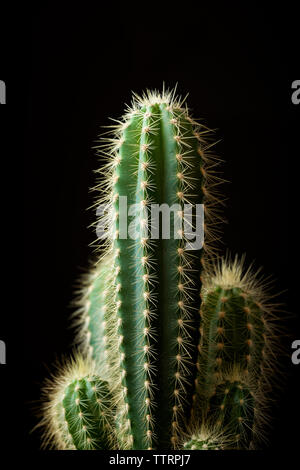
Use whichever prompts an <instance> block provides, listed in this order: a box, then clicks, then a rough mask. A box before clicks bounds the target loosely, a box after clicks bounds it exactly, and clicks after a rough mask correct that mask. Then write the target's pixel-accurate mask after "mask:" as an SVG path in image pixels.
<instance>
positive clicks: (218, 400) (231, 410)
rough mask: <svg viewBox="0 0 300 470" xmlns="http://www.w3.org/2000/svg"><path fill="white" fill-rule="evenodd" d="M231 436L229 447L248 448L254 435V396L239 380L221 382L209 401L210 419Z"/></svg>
mask: <svg viewBox="0 0 300 470" xmlns="http://www.w3.org/2000/svg"><path fill="white" fill-rule="evenodd" d="M212 418H213V421H214V423H215V425H216V427H217V428H219V429H223V430H224V431H226V433H227V434H228V435H229V436H231V438H232V442H231V443H230V445H229V446H228V447H229V448H238V449H248V448H249V445H250V443H251V440H252V437H253V428H254V397H253V393H252V392H251V390H250V389H249V387H248V386H247V385H246V384H244V383H243V382H240V381H237V380H233V379H232V381H230V380H226V381H225V382H223V383H221V384H219V385H218V386H217V387H216V390H215V392H214V394H213V395H212V397H211V398H210V401H209V413H208V419H212Z"/></svg>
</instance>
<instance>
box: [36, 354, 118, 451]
mask: <svg viewBox="0 0 300 470" xmlns="http://www.w3.org/2000/svg"><path fill="white" fill-rule="evenodd" d="M62 368H63V372H61V371H60V373H59V374H58V375H57V376H56V377H53V378H52V379H51V381H49V382H48V387H47V386H46V390H45V394H46V395H47V401H46V404H45V406H44V410H43V415H44V418H43V421H42V423H41V424H42V425H43V426H44V427H45V430H46V431H45V433H44V437H43V441H44V446H45V447H46V446H48V445H49V443H50V444H52V446H53V447H55V448H57V449H63V450H75V449H78V450H100V449H114V448H116V435H115V431H114V414H115V409H114V404H113V397H112V395H111V392H110V390H109V387H108V384H107V382H104V381H103V380H102V379H101V378H100V377H99V376H98V375H96V372H95V368H94V366H93V365H92V363H90V362H89V361H86V360H85V359H84V358H83V357H82V356H81V355H77V357H76V358H75V360H73V361H71V363H69V364H68V365H67V366H65V367H62ZM60 369H61V367H60Z"/></svg>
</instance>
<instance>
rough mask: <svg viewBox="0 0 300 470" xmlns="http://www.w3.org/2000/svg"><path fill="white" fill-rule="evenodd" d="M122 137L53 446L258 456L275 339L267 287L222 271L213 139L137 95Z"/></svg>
mask: <svg viewBox="0 0 300 470" xmlns="http://www.w3.org/2000/svg"><path fill="white" fill-rule="evenodd" d="M111 127H113V131H112V132H113V136H112V137H111V136H109V137H105V138H104V137H102V143H101V145H100V147H99V154H100V156H101V158H102V157H103V155H104V157H105V158H106V159H107V160H108V161H107V165H106V166H105V168H104V170H103V169H102V170H101V175H100V180H99V184H98V185H97V187H96V188H95V189H96V190H97V191H99V192H100V198H97V201H96V206H97V208H98V209H97V213H98V216H99V217H98V219H97V221H96V222H95V225H96V227H97V235H98V238H99V240H98V241H99V245H100V248H99V254H98V261H97V263H96V265H95V266H94V267H93V268H92V269H91V272H90V274H89V275H88V276H86V278H85V280H84V282H83V284H82V286H81V289H80V301H79V304H80V305H79V309H78V311H77V312H76V320H75V321H74V325H75V326H76V328H77V337H76V342H77V345H79V346H80V351H81V353H80V355H79V357H78V358H77V359H76V360H75V361H72V362H71V363H70V364H69V365H68V364H67V366H66V368H65V371H63V372H62V373H61V374H60V375H59V377H58V379H56V380H54V385H51V386H50V391H49V390H48V389H46V395H47V398H46V403H45V405H44V408H43V410H44V419H43V420H42V423H41V424H42V425H43V426H45V428H46V432H45V434H44V439H43V442H44V445H45V446H51V443H52V446H54V447H56V448H60V449H61V448H64V449H69V448H71V449H73V448H76V449H87V448H91V449H102V448H107V449H116V448H118V449H124V450H126V449H141V450H144V449H153V448H156V449H164V450H168V449H180V448H185V449H200V450H206V449H208V450H211V449H223V448H228V445H229V443H233V447H234V448H240V447H243V448H246V447H247V445H248V444H249V442H250V439H251V436H252V432H253V429H254V427H255V416H254V410H255V409H256V402H255V400H256V397H255V399H254V398H253V397H252V387H253V386H254V387H255V386H257V387H258V388H259V389H260V390H261V376H262V375H263V374H262V370H263V366H264V363H265V362H266V361H265V358H266V350H267V349H268V337H269V336H270V329H269V327H268V322H266V318H265V315H264V314H265V311H266V307H265V303H264V296H263V295H262V290H261V289H260V288H259V287H258V286H257V283H256V281H255V276H254V277H253V276H252V277H251V275H250V274H249V271H248V272H246V274H245V275H242V270H243V269H242V264H239V263H238V261H237V260H236V261H235V262H234V263H228V262H226V261H225V262H224V263H223V264H220V265H218V264H217V268H216V267H215V271H213V270H211V267H210V266H211V265H210V259H211V258H213V256H214V255H215V246H214V242H215V241H216V239H217V238H218V225H219V223H220V221H221V218H220V215H219V213H218V208H217V207H218V203H219V194H218V191H216V189H215V188H216V187H217V186H218V184H219V183H220V182H221V179H220V178H219V177H218V176H217V174H216V171H215V167H216V166H217V165H218V164H219V160H218V159H217V158H216V157H214V156H212V155H211V154H210V151H209V150H208V149H209V147H210V146H211V144H208V143H207V141H206V140H205V139H206V135H207V133H208V129H207V128H205V127H204V126H202V125H199V124H197V123H196V122H195V121H194V120H193V119H192V118H191V116H190V113H189V110H188V108H187V107H184V106H183V101H181V100H180V99H175V97H174V92H172V93H171V92H163V93H162V94H161V95H160V94H159V93H157V92H154V93H152V92H148V93H147V95H143V97H142V98H140V97H138V96H136V95H135V97H134V100H133V103H132V107H131V108H129V109H128V112H127V113H126V114H125V116H124V117H123V118H122V119H121V120H120V121H118V122H117V125H115V126H111ZM188 204H189V207H188V208H187V205H188ZM202 204H203V205H204V215H205V224H204V223H203V220H202V218H201V216H202V214H201V211H199V207H200V208H201V205H202ZM99 208H100V211H99ZM190 208H192V209H193V210H192V214H190V213H189V212H188V211H189V209H190ZM128 209H129V212H128ZM153 210H156V215H157V214H158V213H159V210H161V211H162V212H164V211H170V212H164V217H162V218H161V219H160V218H158V219H157V218H155V217H154V212H153ZM166 215H169V217H168V216H167V217H166ZM161 222H162V224H161ZM166 222H167V225H166ZM196 227H197V230H198V232H197V234H196V236H197V237H199V228H201V229H204V231H205V242H204V244H203V245H202V240H199V238H196V239H193V236H194V235H195V228H196ZM169 229H170V233H168V230H169ZM195 242H198V245H197V246H195ZM191 243H194V246H192V245H191ZM192 248H193V249H192ZM202 280H203V282H204V284H203V287H202V290H201V283H202ZM201 298H202V299H203V302H202V306H201ZM199 313H200V314H201V317H202V319H201V317H200V314H199ZM199 332H200V333H201V338H199ZM197 358H198V359H197ZM197 368H198V370H197ZM237 370H238V374H237V373H236V371H237ZM245 383H247V384H248V385H247V388H246V386H245V385H244V384H245ZM249 384H250V385H249ZM240 387H244V388H242V389H241V388H240ZM227 388H229V392H228V394H227V392H226V390H227ZM261 395H262V393H261ZM257 396H258V395H257ZM97 400H100V401H99V403H98V402H97ZM245 403H246V404H247V406H246V405H244V404H245ZM100 404H101V406H102V405H103V407H101V406H98V405H100ZM81 407H82V409H81ZM216 409H217V410H218V414H217V413H216ZM85 412H86V413H87V414H86V418H85ZM81 413H82V415H81ZM233 418H234V424H232V423H233ZM238 418H241V419H240V420H239V421H238V424H236V422H237V421H236V420H238ZM85 420H86V421H85ZM243 420H245V421H243ZM84 422H86V424H83V423H84ZM208 423H209V426H208ZM244 424H245V425H246V424H247V426H249V433H247V432H245V431H244V428H243V426H244ZM83 426H85V427H84V428H83ZM241 426H242V429H241ZM223 428H224V429H225V430H226V433H224V432H223ZM190 430H193V431H190ZM238 435H239V436H241V438H237V436H238ZM187 436H189V437H188V438H187Z"/></svg>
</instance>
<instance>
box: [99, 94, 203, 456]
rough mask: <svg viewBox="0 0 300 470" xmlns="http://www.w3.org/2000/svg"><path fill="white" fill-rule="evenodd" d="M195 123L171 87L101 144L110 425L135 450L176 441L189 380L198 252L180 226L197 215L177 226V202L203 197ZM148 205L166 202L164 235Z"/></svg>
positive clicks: (139, 105)
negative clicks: (110, 300)
mask: <svg viewBox="0 0 300 470" xmlns="http://www.w3.org/2000/svg"><path fill="white" fill-rule="evenodd" d="M195 124H196V123H195V122H194V121H193V120H192V119H191V118H190V116H189V113H188V111H187V109H185V108H183V107H182V105H181V104H180V103H179V102H178V101H175V100H173V99H172V97H171V96H170V95H162V96H157V95H151V94H149V95H148V96H147V97H144V99H141V100H138V102H136V103H135V106H134V108H133V109H132V110H131V111H130V112H129V113H128V114H127V115H126V116H125V117H124V119H123V121H122V123H121V124H120V125H119V126H118V128H117V134H116V136H115V138H114V140H113V144H112V147H111V148H110V153H111V155H112V157H113V158H112V164H111V165H112V168H111V173H110V174H109V179H106V183H105V184H106V186H107V185H109V184H110V185H111V193H110V201H111V208H110V212H109V217H108V218H109V220H111V221H113V222H112V224H110V227H109V228H108V230H107V233H108V234H110V235H111V240H109V241H108V242H110V249H111V250H112V253H113V257H114V267H113V269H114V272H115V279H114V287H115V305H116V314H117V324H118V338H119V357H120V370H119V377H120V379H121V383H120V390H122V397H121V398H120V403H122V402H123V406H122V407H121V409H120V413H121V414H122V413H123V415H124V416H123V418H121V419H120V420H119V425H120V423H122V422H123V423H124V429H123V431H124V433H125V434H127V435H128V436H129V440H131V442H132V447H133V448H134V449H147V448H152V447H153V446H155V447H157V446H162V447H164V448H168V447H170V446H172V447H176V446H177V441H178V433H179V432H180V429H181V427H182V426H183V420H184V418H187V417H188V413H189V411H188V410H189V405H188V403H189V401H190V398H189V397H191V394H192V392H193V387H194V379H195V372H196V371H195V366H194V363H195V354H196V345H197V341H198V326H199V313H198V312H199V307H200V299H199V293H200V282H199V276H200V269H201V258H202V255H201V253H200V252H201V251H202V250H200V248H201V246H200V247H199V248H198V250H194V252H192V251H190V252H189V251H187V250H186V243H187V242H188V241H189V240H188V239H189V234H188V233H186V232H187V231H188V232H191V231H192V229H193V227H194V226H195V224H196V223H197V221H198V219H199V217H200V215H199V214H197V215H195V214H193V217H192V219H191V221H190V224H191V225H190V226H188V228H186V227H185V230H186V231H184V227H183V223H184V222H185V221H186V219H185V216H184V209H185V207H184V204H188V203H190V204H191V206H192V207H193V208H195V205H196V204H198V205H199V204H201V203H203V202H204V197H205V198H206V199H207V200H208V199H209V195H208V191H207V189H206V179H205V175H206V174H207V170H208V168H207V166H208V165H207V158H206V159H205V157H204V156H203V155H204V142H203V137H202V136H201V128H199V126H198V128H197V127H195ZM206 132H207V130H206V129H205V130H204V133H206ZM104 145H106V143H104ZM108 145H110V141H109V140H108ZM105 150H106V151H107V148H105ZM101 188H102V186H101ZM122 197H123V199H122ZM124 197H126V198H127V201H126V202H127V205H128V206H132V205H135V206H134V207H135V211H136V212H135V213H134V216H135V217H134V219H133V220H132V221H131V224H130V225H129V228H130V227H131V229H132V230H135V233H134V237H135V239H134V240H133V239H132V238H133V237H132V236H131V237H130V238H129V237H128V236H127V233H125V234H124V233H123V231H124V227H123V226H122V221H124V209H123V207H122V204H123V202H124ZM100 202H102V203H103V201H100ZM150 204H151V208H152V209H153V207H154V205H157V206H160V205H165V207H169V208H170V207H171V210H172V208H174V212H173V213H172V214H171V217H170V221H171V224H170V225H171V233H170V234H169V236H168V237H166V238H164V234H162V229H163V228H164V227H162V228H161V230H160V231H159V230H158V227H157V225H156V224H157V223H159V220H158V221H157V220H156V221H155V222H153V219H152V216H153V212H151V211H150ZM105 217H107V216H105ZM197 217H198V219H197ZM106 220H107V219H106ZM199 222H201V221H200V220H199ZM186 225H187V223H186ZM175 227H176V228H175ZM127 228H128V223H127V224H125V229H126V230H127ZM155 230H157V233H156V235H153V232H154V231H155ZM206 249H207V246H206ZM202 262H203V261H202ZM125 427H126V429H125ZM120 432H121V430H120Z"/></svg>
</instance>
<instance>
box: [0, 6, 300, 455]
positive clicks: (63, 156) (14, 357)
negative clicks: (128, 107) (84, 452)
mask: <svg viewBox="0 0 300 470" xmlns="http://www.w3.org/2000/svg"><path fill="white" fill-rule="evenodd" d="M95 5H97V3H96V2H95V3H92V2H86V3H84V4H83V3H82V4H80V5H78V6H77V5H75V4H72V3H68V2H65V3H64V5H59V4H55V3H53V2H51V3H49V4H47V3H45V2H44V4H43V5H42V6H33V4H32V5H31V6H27V7H26V9H24V8H23V10H18V11H12V12H10V14H9V18H10V21H9V23H7V24H5V25H4V26H6V28H4V29H2V31H1V35H2V36H3V39H2V38H1V41H2V44H5V46H6V47H5V51H4V52H3V56H2V66H1V76H0V79H3V80H5V81H6V83H7V105H6V106H5V109H4V107H3V106H1V129H2V130H4V132H3V133H2V138H1V139H2V144H3V143H4V144H6V148H5V149H4V152H5V153H3V155H4V158H2V161H3V162H4V161H7V163H9V164H10V167H11V168H10V169H9V171H6V170H5V171H3V173H2V179H3V185H2V187H3V188H6V185H5V183H8V182H9V184H8V187H9V190H8V191H7V190H6V189H4V196H3V198H2V201H4V204H3V206H4V207H3V214H4V215H5V216H6V215H7V218H6V220H7V223H6V225H5V227H7V226H8V227H10V228H11V229H12V230H11V231H10V230H8V231H7V230H4V232H5V233H8V240H9V241H8V242H7V243H6V245H3V251H4V252H3V257H5V256H6V257H7V258H8V261H9V267H10V268H12V269H11V270H10V271H9V272H11V274H9V275H7V276H6V279H5V281H6V284H7V288H6V287H5V288H4V289H5V290H4V292H5V296H4V297H5V299H6V301H8V304H9V310H8V309H7V307H6V308H4V307H3V310H2V312H3V314H1V322H2V325H1V328H2V331H3V333H1V335H0V336H1V339H4V340H5V341H6V343H7V365H6V366H1V369H0V375H1V382H2V383H3V384H5V383H6V382H7V381H9V383H10V384H11V387H12V391H11V394H10V397H9V394H7V390H5V387H2V386H1V393H3V394H4V396H3V398H2V401H1V407H2V414H3V413H4V411H5V410H6V411H7V407H9V404H8V403H10V400H14V399H17V402H18V406H17V407H14V410H16V417H15V419H17V418H19V420H20V421H22V422H23V423H24V439H23V441H24V446H25V447H26V449H27V450H36V449H39V446H40V439H39V433H38V432H33V433H30V430H31V429H32V428H33V427H34V425H35V424H36V417H35V415H34V409H35V407H36V406H37V403H36V402H37V401H38V399H39V397H40V387H41V382H42V381H43V379H44V378H45V377H47V376H48V375H49V370H52V365H53V362H54V361H55V359H56V358H60V357H61V356H62V355H64V354H68V353H69V352H70V350H71V347H72V341H73V332H72V330H71V329H70V328H69V316H70V314H71V311H72V310H71V309H70V308H69V307H68V305H69V303H70V301H71V300H72V297H73V289H74V284H75V281H76V280H77V279H78V276H79V275H80V274H81V272H83V271H84V270H85V269H86V267H87V265H88V260H89V259H90V258H91V257H92V254H93V253H92V249H91V248H90V247H89V244H90V243H91V242H92V241H93V240H94V237H95V234H94V232H93V230H92V229H88V228H87V226H88V225H89V224H90V223H91V222H92V221H93V220H94V215H95V214H94V213H93V211H92V210H86V209H87V207H88V206H90V205H91V203H92V202H93V195H92V194H91V192H89V188H91V187H92V186H93V184H94V182H95V180H94V177H95V175H94V174H93V170H95V169H96V168H97V167H98V163H97V158H96V156H95V151H94V150H93V149H92V147H93V145H95V140H96V139H97V136H98V135H99V133H100V132H101V131H103V130H104V129H102V130H101V128H100V126H103V125H108V124H110V123H111V122H110V121H109V119H108V117H113V118H118V117H120V116H121V114H122V112H123V109H124V104H125V103H130V101H131V90H133V91H136V92H142V91H143V90H144V89H146V88H151V89H153V88H158V89H161V88H162V84H163V81H164V82H165V84H166V86H169V87H173V86H174V85H175V84H176V83H178V93H179V94H182V95H183V96H184V95H185V94H186V93H189V96H188V99H187V102H188V104H189V106H190V107H191V108H192V110H193V115H194V116H195V117H197V118H203V119H204V121H205V123H206V124H207V125H208V126H209V127H211V128H216V129H217V131H216V138H217V139H221V141H220V143H218V144H217V146H216V152H217V153H218V154H219V155H220V156H221V157H222V158H223V159H224V160H225V162H224V164H223V166H222V170H223V175H224V178H226V179H227V180H229V181H230V183H229V184H226V185H225V186H224V188H223V190H224V196H225V197H226V198H228V200H227V203H226V208H225V209H224V212H225V216H226V218H227V220H228V224H226V225H225V226H224V240H223V242H224V244H223V248H222V249H223V252H224V253H225V251H226V249H227V248H228V249H229V250H230V252H231V253H233V254H234V253H238V254H243V253H246V254H247V256H246V260H247V263H248V264H249V263H250V262H251V261H253V260H255V266H256V267H259V266H263V268H264V272H265V274H266V275H272V277H273V278H274V288H273V292H275V293H276V292H281V291H285V292H284V293H282V294H281V295H280V296H279V298H278V301H280V302H283V303H284V305H285V306H284V310H286V311H287V312H288V313H282V317H284V316H287V317H288V320H286V322H285V323H286V326H287V328H288V330H289V331H290V337H288V338H285V337H282V339H281V342H282V346H283V347H284V349H285V351H286V353H287V355H288V357H287V359H285V360H282V359H279V360H280V362H281V363H282V364H283V367H284V369H285V371H286V375H285V377H284V379H283V380H282V382H283V383H282V392H281V395H280V397H279V399H278V400H277V405H274V409H273V414H274V417H273V421H272V428H271V430H270V432H269V443H268V444H267V445H266V449H270V450H284V451H286V450H287V449H293V448H295V447H296V445H297V440H298V435H299V431H298V429H299V425H300V416H299V408H300V404H299V388H297V387H298V381H297V379H298V376H299V372H300V365H299V366H298V368H297V366H294V365H292V363H291V360H290V355H291V352H292V351H291V348H290V345H291V342H292V340H294V339H299V321H298V320H299V311H298V305H297V297H298V290H297V287H296V282H297V280H298V278H299V275H298V269H297V260H296V256H297V252H298V248H297V246H296V236H297V234H296V236H295V231H296V230H297V229H296V219H297V217H298V210H297V202H296V200H295V197H296V196H297V188H298V184H297V176H298V173H297V172H296V167H295V162H296V160H297V159H298V158H299V151H297V150H296V131H297V129H296V123H297V120H298V125H299V112H300V105H299V106H298V108H299V109H298V108H297V106H295V105H293V104H292V102H291V92H292V90H291V83H292V81H293V80H295V79H297V78H299V75H297V71H296V52H295V50H296V43H295V37H296V35H295V33H296V27H297V25H296V20H295V17H294V16H293V8H292V6H291V7H290V9H289V7H288V6H286V7H285V8H286V10H282V9H281V10H280V11H279V9H278V10H277V11H274V7H273V9H272V10H271V9H270V8H267V7H263V6H261V5H259V4H258V3H257V4H252V6H251V8H250V7H249V8H248V7H246V6H238V5H233V4H230V6H229V5H227V4H226V7H225V6H224V7H223V8H220V6H219V5H217V4H214V3H211V4H210V6H207V5H206V6H204V2H190V3H187V2H186V3H184V2H182V3H181V4H178V5H175V4H172V3H169V4H168V3H167V2H166V3H162V2H161V4H160V5H159V4H157V6H156V5H155V4H154V3H152V2H151V3H149V2H148V3H146V2H145V3H143V4H140V5H133V3H129V4H128V3H127V4H126V5H125V4H123V3H122V4H120V3H118V2H111V4H108V3H107V4H104V3H103V4H100V2H99V3H98V6H95ZM19 139H20V143H19ZM23 149H24V152H23ZM22 153H23V154H24V172H23V175H24V178H23V181H24V191H23V192H22V193H21V196H19V197H17V198H14V196H15V195H18V193H19V184H18V183H17V180H18V177H19V175H20V173H21V169H20V166H21V161H20V160H21V154H22ZM290 168H291V169H292V171H289V169H290ZM294 168H295V169H294ZM297 171H298V170H297ZM20 199H21V203H23V202H24V215H25V217H24V223H23V224H22V223H21V222H20V219H21V217H20V212H21V207H20ZM11 200H12V201H13V204H12V207H10V208H9V206H8V203H9V202H10V201H11ZM11 232H12V233H11ZM22 232H23V233H24V255H25V262H24V271H23V275H22V273H21V268H20V257H21V256H20V246H21V240H20V239H21V237H22ZM13 239H15V241H12V240H13ZM13 254H16V255H17V256H16V260H15V261H11V257H12V255H13ZM23 286H25V289H24V293H25V304H24V306H23V307H21V306H18V300H19V297H20V293H21V291H22V287H23ZM287 290H288V292H287ZM290 313H292V314H294V317H292V318H290ZM9 327H11V330H9ZM10 332H11V333H10ZM20 382H21V383H20ZM270 398H271V397H270ZM23 402H24V412H23V411H22V406H23ZM14 413H15V411H14ZM11 429H12V424H11V422H10V420H8V421H7V427H6V430H5V434H6V437H8V434H9V433H10V430H11ZM18 446H20V442H18Z"/></svg>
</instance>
